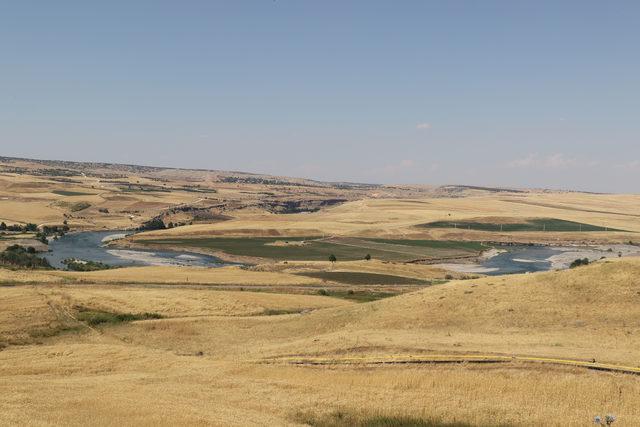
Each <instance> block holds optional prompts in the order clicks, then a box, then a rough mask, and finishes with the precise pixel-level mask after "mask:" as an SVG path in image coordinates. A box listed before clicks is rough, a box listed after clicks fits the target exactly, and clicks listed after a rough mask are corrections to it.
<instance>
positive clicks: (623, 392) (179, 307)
mask: <svg viewBox="0 0 640 427" xmlns="http://www.w3.org/2000/svg"><path fill="white" fill-rule="evenodd" d="M638 275H640V260H632V259H628V260H620V261H615V262H601V263H596V264H593V265H591V266H588V267H581V268H578V269H575V270H571V271H565V272H552V273H544V274H533V275H531V274H530V275H520V276H509V277H499V278H495V277H493V278H480V279H475V280H464V281H452V282H449V283H447V284H441V285H435V286H432V287H428V288H425V289H423V290H419V291H416V292H411V293H407V294H404V295H402V296H397V297H394V298H387V299H384V300H381V301H377V302H371V303H365V304H358V303H353V302H349V301H344V300H341V299H335V298H327V297H322V296H313V295H287V294H277V293H262V292H261V293H255V292H247V291H244V292H242V291H223V290H207V289H202V288H197V289H193V288H189V287H187V286H185V285H180V284H176V285H174V286H172V287H168V288H167V287H166V286H160V287H155V286H128V285H122V284H120V285H114V284H111V285H107V284H94V285H90V284H64V283H50V284H44V283H43V284H39V285H35V286H34V285H17V286H9V287H6V286H5V287H1V288H0V293H1V295H2V301H3V305H4V307H5V309H4V310H3V311H2V317H1V318H0V325H1V328H0V334H1V335H0V337H1V339H2V341H3V342H4V346H5V347H4V349H3V350H2V351H0V376H1V377H2V381H1V382H0V417H2V420H3V423H4V424H7V423H8V424H40V425H42V424H65V425H83V424H87V423H91V424H94V425H115V424H126V425H131V424H141V425H150V424H160V425H169V424H175V423H177V422H179V423H181V424H190V425H265V424H270V425H301V424H311V425H340V422H341V423H342V424H343V425H344V424H356V423H358V422H363V423H364V422H365V421H367V419H370V418H371V417H377V416H379V417H392V418H393V417H396V418H397V417H404V418H405V420H406V419H414V420H415V419H418V420H427V419H428V420H434V421H436V422H449V423H451V422H460V423H468V424H469V425H497V424H501V425H532V424H550V425H586V424H588V423H589V422H590V421H591V419H592V418H593V416H595V415H598V414H601V415H602V414H605V413H613V414H615V415H616V416H617V417H618V424H619V425H637V423H639V422H640V410H638V408H639V407H640V406H639V403H640V401H639V400H638V399H639V398H638V396H640V379H639V378H638V377H637V376H633V375H628V374H620V373H609V372H598V371H590V370H585V369H583V368H575V367H561V366H555V365H545V364H537V363H520V362H513V363H508V364H496V365H492V364H487V365H475V364H462V365H430V364H425V365H414V364H409V365H387V366H385V365H372V364H367V363H366V360H368V359H371V360H373V359H375V358H376V357H388V356H391V355H405V356H408V355H412V356H422V357H424V356H428V355H429V354H502V355H514V354H518V355H540V356H547V357H558V358H567V359H579V360H592V359H596V360H597V361H598V362H607V363H618V364H625V365H630V366H638V362H637V361H638V359H639V358H640V352H639V350H638V349H639V348H640V341H639V338H638V337H637V329H638V319H640V311H638V304H637V301H636V299H637V298H640V288H639V287H638V283H637V277H638ZM79 307H83V309H85V310H86V309H92V310H97V311H101V312H112V313H140V312H155V313H157V314H159V315H161V316H162V318H160V319H156V320H141V321H133V322H123V323H114V324H99V325H95V326H91V325H90V324H87V323H86V322H82V321H78V320H74V319H77V318H78V316H79V313H80V312H79V310H80V309H79ZM319 356H320V357H323V358H329V359H333V360H335V361H336V363H338V364H335V365H329V366H313V365H291V364H289V363H288V362H287V361H286V360H290V359H285V357H288V358H291V357H293V358H294V359H300V360H304V358H309V357H319ZM353 356H358V357H362V358H364V361H363V362H362V363H358V364H355V365H341V364H339V362H340V360H343V359H345V358H348V357H353ZM340 420H342V421H340ZM332 423H333V424H332Z"/></svg>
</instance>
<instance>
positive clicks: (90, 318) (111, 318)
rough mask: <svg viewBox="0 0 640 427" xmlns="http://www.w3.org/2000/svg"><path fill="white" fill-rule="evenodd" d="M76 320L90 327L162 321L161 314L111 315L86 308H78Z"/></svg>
mask: <svg viewBox="0 0 640 427" xmlns="http://www.w3.org/2000/svg"><path fill="white" fill-rule="evenodd" d="M77 310H78V314H77V316H76V318H77V319H78V320H79V321H81V322H85V323H87V324H88V325H90V326H97V325H101V324H105V323H107V324H118V323H125V322H133V321H136V320H149V319H162V318H163V317H164V316H162V315H161V314H159V313H111V312H108V311H101V310H91V309H88V308H85V307H78V308H77Z"/></svg>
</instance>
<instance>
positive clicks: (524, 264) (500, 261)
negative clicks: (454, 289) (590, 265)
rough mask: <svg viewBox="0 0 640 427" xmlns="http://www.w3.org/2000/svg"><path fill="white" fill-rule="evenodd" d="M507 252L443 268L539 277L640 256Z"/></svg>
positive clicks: (608, 251)
mask: <svg viewBox="0 0 640 427" xmlns="http://www.w3.org/2000/svg"><path fill="white" fill-rule="evenodd" d="M497 249H499V250H501V251H503V252H501V253H498V254H496V255H494V256H491V257H489V258H487V259H484V260H480V261H479V262H478V263H477V264H440V266H441V267H443V268H446V269H448V270H452V271H459V272H462V273H482V274H487V275H491V276H496V275H501V274H518V273H535V272H537V271H548V270H563V269H566V268H569V265H570V264H571V262H572V261H574V260H575V259H578V258H588V259H589V260H591V261H597V260H599V259H601V258H617V257H618V256H640V248H639V247H637V246H632V245H620V244H617V245H598V246H536V245H534V246H502V247H500V246H498V247H497Z"/></svg>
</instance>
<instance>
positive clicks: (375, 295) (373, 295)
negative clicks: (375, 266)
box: [318, 289, 399, 302]
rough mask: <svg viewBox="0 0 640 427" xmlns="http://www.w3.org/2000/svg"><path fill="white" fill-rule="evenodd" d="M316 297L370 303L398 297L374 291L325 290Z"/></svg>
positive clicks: (321, 290) (393, 294)
mask: <svg viewBox="0 0 640 427" xmlns="http://www.w3.org/2000/svg"><path fill="white" fill-rule="evenodd" d="M318 295H322V296H326V297H334V298H342V299H346V300H350V301H355V302H371V301H377V300H379V299H383V298H389V297H393V296H396V295H399V294H397V293H395V292H374V291H368V290H364V291H354V290H348V291H337V290H327V289H320V290H319V291H318Z"/></svg>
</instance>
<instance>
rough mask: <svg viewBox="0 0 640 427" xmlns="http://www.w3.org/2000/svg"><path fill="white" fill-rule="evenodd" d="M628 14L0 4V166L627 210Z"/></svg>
mask: <svg viewBox="0 0 640 427" xmlns="http://www.w3.org/2000/svg"><path fill="white" fill-rule="evenodd" d="M638 22H640V2H637V1H617V2H603V1H562V2H558V1H548V2H547V1H529V2H524V1H482V2H480V1H402V2H392V1H349V2H345V1H327V0H323V1H301V0H295V1H294V0H276V1H272V0H269V1H228V2H215V1H195V0H193V1H182V2H177V1H158V0H155V1H142V0H137V1H134V2H132V1H116V0H112V1H109V2H89V1H64V0H61V1H58V2H44V1H29V0H25V1H20V2H8V1H7V2H0V144H1V148H2V149H1V150H0V155H10V156H24V157H36V158H57V159H67V160H87V161H109V162H123V163H139V164H150V165H164V166H176V167H195V168H210V169H223V170H243V171H250V172H264V173H272V174H279V175H294V176H303V177H309V178H317V179H324V180H332V181H337V180H348V181H359V182H383V183H425V184H473V185H502V186H518V187H550V188H565V189H582V190H590V191H612V192H638V191H639V187H638V182H640V138H639V135H640V117H639V116H640V114H639V113H640V55H639V54H638V46H639V45H640V26H639V25H638Z"/></svg>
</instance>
